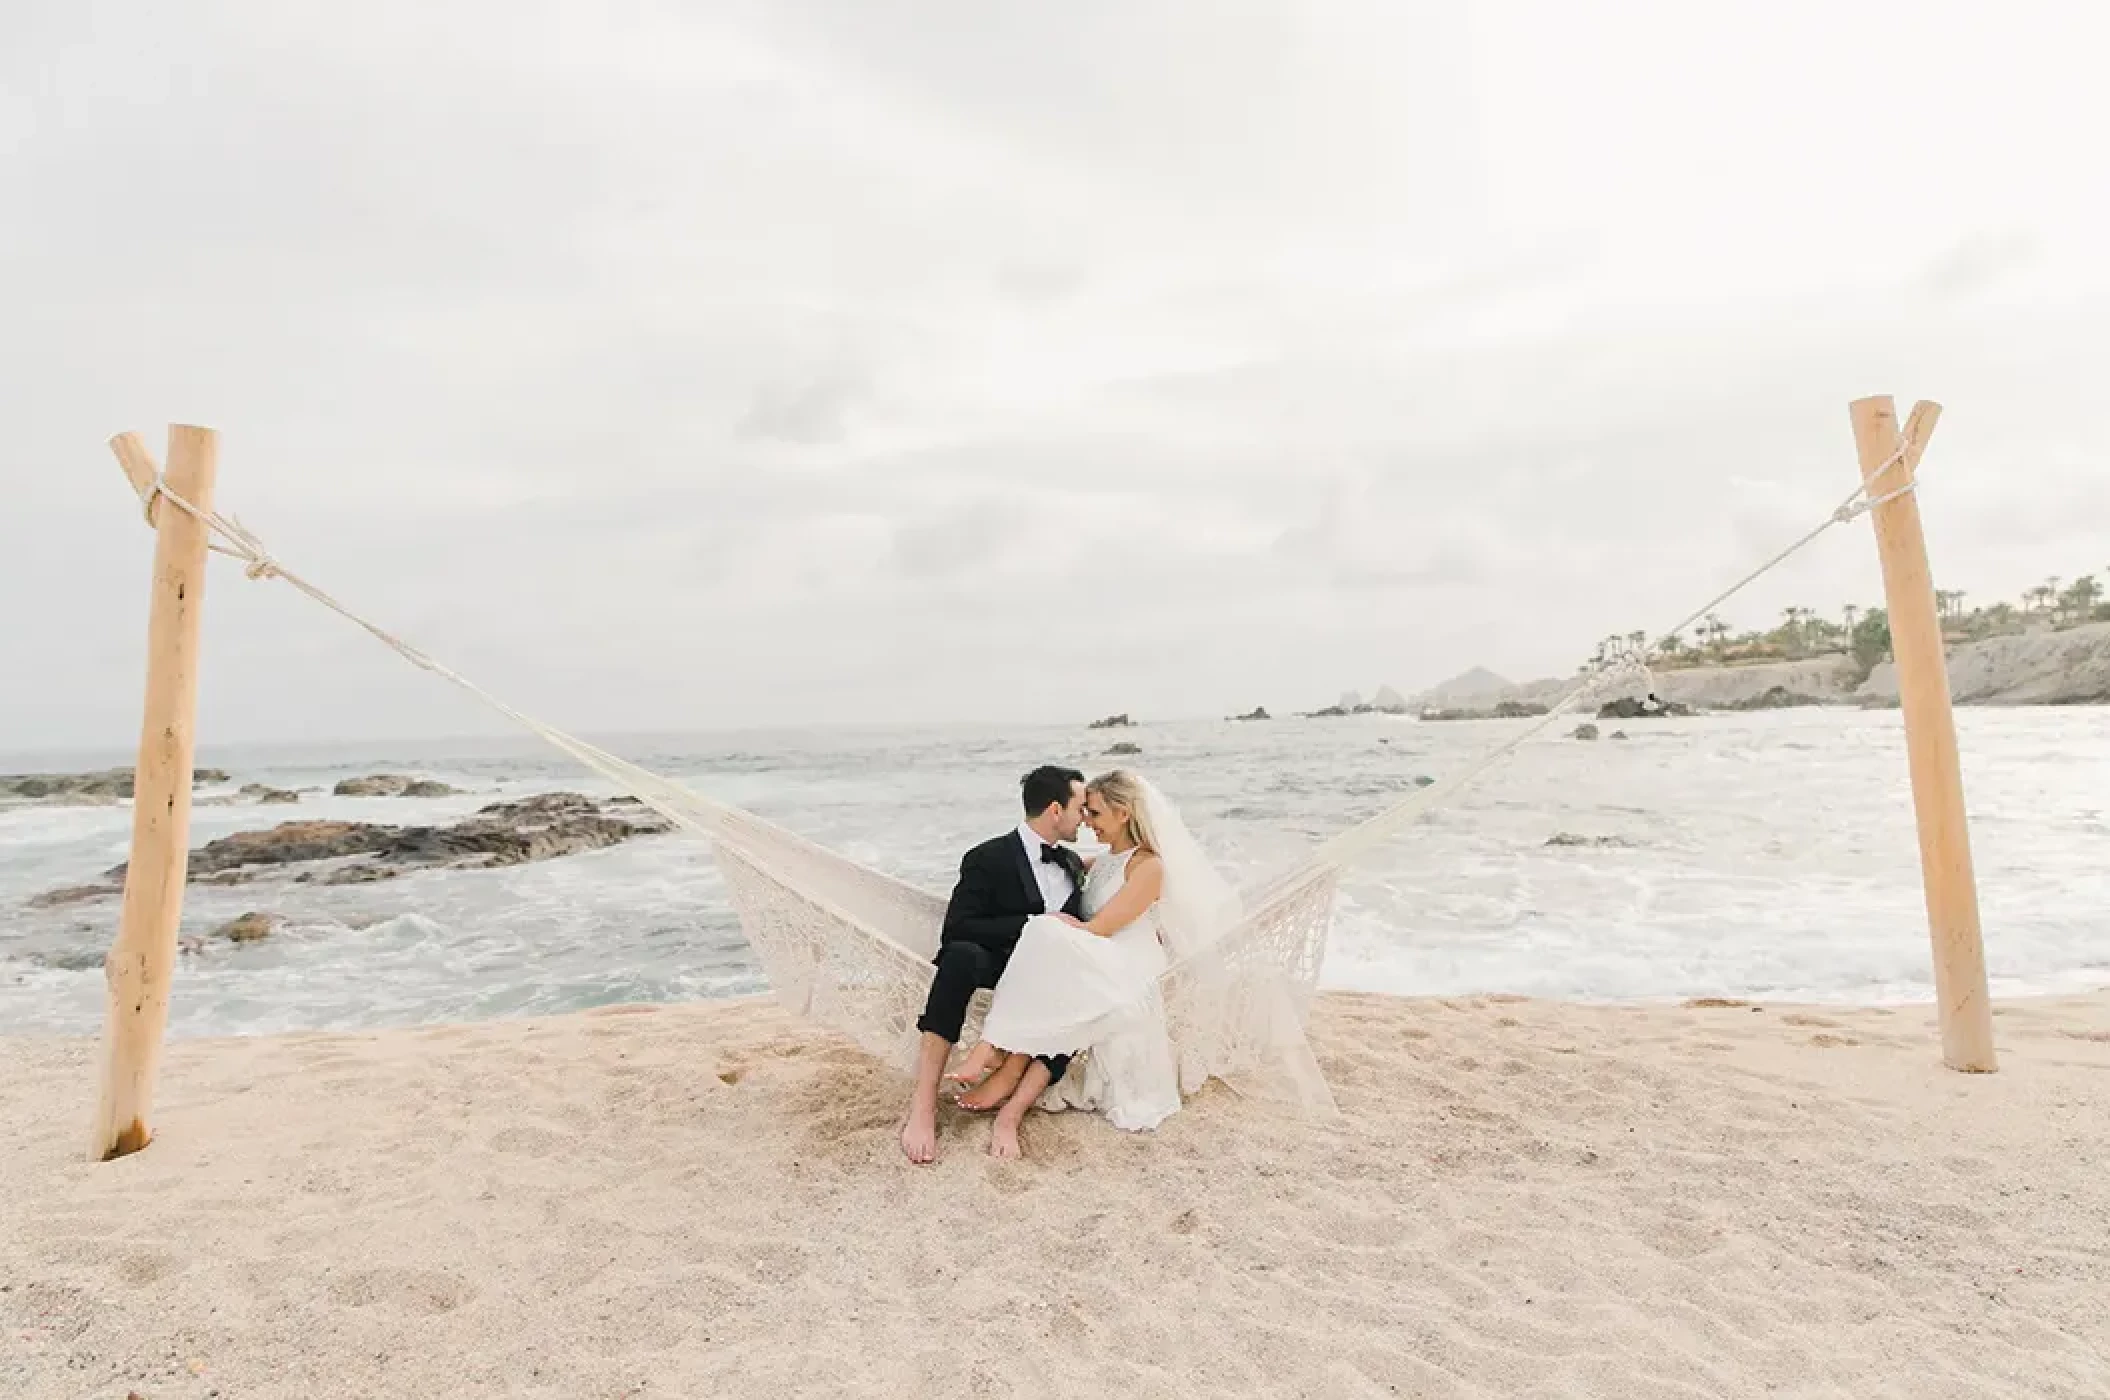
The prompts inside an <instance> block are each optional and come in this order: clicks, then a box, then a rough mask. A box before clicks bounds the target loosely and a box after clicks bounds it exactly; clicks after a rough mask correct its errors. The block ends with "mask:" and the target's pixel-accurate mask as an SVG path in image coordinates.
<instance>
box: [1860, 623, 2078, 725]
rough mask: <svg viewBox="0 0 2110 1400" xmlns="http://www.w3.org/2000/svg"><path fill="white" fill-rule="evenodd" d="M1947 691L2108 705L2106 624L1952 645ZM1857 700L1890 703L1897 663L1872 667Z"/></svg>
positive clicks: (1977, 698) (1970, 700) (1974, 700)
mask: <svg viewBox="0 0 2110 1400" xmlns="http://www.w3.org/2000/svg"><path fill="white" fill-rule="evenodd" d="M1949 695H1950V697H1951V698H1952V699H1953V700H1955V702H1956V703H1957V704H1959V705H2106V704H2110V622H2091V623H2088V624H2086V625H2084V626H2080V627H2069V628H2067V629H2066V630H2065V631H2062V632H2055V631H2052V630H2050V629H2048V628H2047V629H2043V630H2040V631H2036V632H2024V633H2021V634H2019V635H2017V636H2012V637H1987V638H1985V639H1984V640H1983V641H1977V642H1967V643H1965V644H1964V645H1962V646H1959V647H1952V648H1950V651H1949ZM1857 698H1859V699H1860V700H1862V701H1863V702H1864V703H1872V704H1877V705H1884V704H1893V705H1894V704H1896V703H1897V698H1898V678H1897V667H1896V666H1895V665H1893V664H1892V663H1890V662H1888V661H1886V662H1884V663H1883V664H1882V665H1880V666H1878V667H1876V668H1875V670H1873V671H1871V672H1870V673H1869V676H1868V681H1867V683H1866V684H1865V685H1863V686H1862V687H1861V689H1860V692H1859V695H1858V697H1857Z"/></svg>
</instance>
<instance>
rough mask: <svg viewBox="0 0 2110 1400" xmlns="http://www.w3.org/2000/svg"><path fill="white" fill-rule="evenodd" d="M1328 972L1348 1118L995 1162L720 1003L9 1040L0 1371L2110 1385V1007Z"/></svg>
mask: <svg viewBox="0 0 2110 1400" xmlns="http://www.w3.org/2000/svg"><path fill="white" fill-rule="evenodd" d="M1996 1024H1997V1026H1998V1028H1999V1041H2000V1049H2001V1052H2002V1054H2003V1056H2004V1064H2003V1072H2002V1073H2000V1074H1999V1075H1996V1076H1964V1075H1959V1074H1955V1073H1951V1072H1949V1071H1947V1070H1944V1069H1943V1068H1941V1067H1940V1065H1939V1063H1938V1059H1937V1057H1936V1052H1935V1048H1934V1042H1933V1039H1932V1036H1931V1032H1930V1015H1929V1012H1928V1010H1927V1009H1926V1008H1908V1009H1900V1010H1892V1011H1881V1010H1854V1011H1844V1012H1842V1011H1838V1010H1801V1011H1798V1010H1795V1009H1793V1008H1788V1007H1779V1006H1770V1005H1769V1006H1764V1007H1761V1008H1756V1009H1754V1008H1750V1007H1744V1006H1717V1007H1685V1008H1662V1009H1646V1010H1633V1009H1623V1010H1615V1009H1592V1008H1583V1007H1576V1006H1568V1005H1558V1004H1550V1003H1539V1002H1527V1001H1518V1000H1506V999H1499V998H1481V999H1472V1000H1456V1001H1402V1000H1395V999H1390V998H1382V997H1368V996H1345V995H1343V996H1328V997H1325V998H1322V999H1321V1002H1320V1006H1319V1009H1318V1012H1317V1013H1316V1017H1315V1031H1316V1039H1317V1044H1318V1047H1319V1050H1320V1054H1321V1056H1322V1060H1323V1062H1324V1064H1325V1066H1326V1068H1327V1070H1328V1072H1329V1073H1330V1075H1331V1076H1332V1077H1333V1080H1334V1083H1335V1086H1336V1089H1337V1091H1338V1093H1339V1095H1340V1098H1341V1102H1342V1105H1343V1108H1344V1112H1345V1117H1344V1120H1343V1121H1342V1122H1341V1123H1339V1124H1338V1125H1335V1126H1330V1127H1321V1128H1314V1127H1311V1126H1308V1125H1302V1124H1299V1123H1297V1122H1295V1121H1293V1120H1287V1119H1283V1118H1280V1117H1277V1116H1274V1115H1272V1114H1270V1113H1268V1112H1266V1111H1263V1110H1260V1109H1257V1108H1255V1107H1254V1106H1251V1105H1248V1104H1244V1103H1241V1102H1240V1101H1238V1100H1236V1099H1235V1098H1233V1097H1231V1096H1230V1095H1228V1094H1226V1093H1223V1092H1220V1091H1211V1092H1207V1093H1204V1094H1203V1095H1200V1096H1198V1097H1197V1098H1196V1099H1195V1100H1193V1101H1192V1102H1191V1103H1190V1105H1189V1107H1188V1109H1187V1111H1186V1112H1184V1113H1182V1114H1181V1115H1180V1116H1178V1117H1177V1118H1175V1119H1174V1120H1172V1121H1171V1122H1170V1123H1169V1124H1167V1125H1166V1127H1165V1128H1163V1129H1162V1130H1161V1131H1159V1132H1158V1133H1157V1134H1156V1135H1155V1136H1150V1137H1126V1136H1123V1135H1121V1134H1119V1133H1116V1132H1115V1131H1113V1130H1112V1129H1110V1128H1108V1127H1106V1126H1105V1125H1104V1124H1103V1123H1101V1122H1099V1121H1098V1120H1096V1119H1089V1118H1084V1117H1079V1116H1077V1115H1063V1116H1058V1117H1041V1116H1036V1117H1034V1118H1033V1119H1030V1120H1029V1121H1028V1125H1027V1138H1026V1146H1027V1150H1028V1151H1029V1153H1031V1154H1032V1155H1031V1158H1030V1160H1028V1161H1026V1162H1023V1163H996V1162H993V1161H991V1160H989V1159H988V1158H987V1157H985V1156H984V1155H982V1151H981V1149H982V1147H983V1145H984V1144H985V1143H986V1141H987V1136H988V1125H987V1123H986V1122H985V1121H981V1120H972V1121H970V1120H965V1119H961V1118H957V1117H952V1118H948V1119H947V1120H946V1122H945V1123H944V1125H943V1127H944V1137H943V1148H944V1156H943V1157H942V1158H941V1160H940V1161H939V1163H938V1164H937V1165H935V1166H933V1167H929V1168H923V1169H917V1168H913V1167H910V1166H908V1165H906V1164H905V1163H904V1162H902V1161H901V1159H900V1157H899V1155H898V1153H897V1151H896V1148H895V1146H894V1130H895V1126H896V1122H897V1112H898V1108H899V1102H900V1100H901V1097H902V1092H903V1082H902V1081H901V1080H900V1079H898V1078H897V1077H895V1076H894V1075H892V1074H890V1073H887V1072H885V1071H882V1070H880V1069H878V1068H877V1067H875V1066H874V1065H873V1064H872V1063H871V1062H870V1061H869V1060H867V1059H866V1058H864V1057H863V1056H861V1055H859V1054H858V1053H856V1052H855V1051H854V1050H851V1049H849V1048H847V1047H846V1046H844V1045H843V1044H841V1043H840V1042H837V1041H835V1040H833V1039H831V1038H829V1037H828V1036H825V1035H816V1034H813V1033H810V1032H807V1031H805V1030H802V1029H801V1028H800V1027H799V1026H797V1025H796V1024H795V1023H793V1022H792V1021H790V1020H789V1019H788V1018H786V1017H785V1016H783V1015H782V1014H781V1013H779V1012H778V1011H777V1010H775V1009H774V1008H773V1007H771V1006H769V1005H768V1004H766V1003H761V1002H742V1003H730V1004H725V1003H721V1004H716V1005H709V1006H693V1007H679V1008H662V1009H657V1010H652V1009H645V1010H628V1009H625V1010H611V1011H605V1012H599V1013H590V1014H584V1015H578V1016H571V1017H564V1018H558V1019H552V1020H543V1021H515V1022H501V1023H486V1024H480V1025H473V1026H454V1027H441V1028H431V1029H420V1030H408V1031H392V1032H385V1033H378V1034H362V1035H320V1034H310V1035H291V1036H279V1037H272V1038H257V1039H244V1040H216V1041H196V1042H187V1043H182V1044H178V1045H176V1046H173V1047H172V1048H171V1051H170V1053H169V1056H168V1058H167V1061H166V1063H165V1065H164V1069H163V1075H162V1094H161V1103H160V1107H159V1111H158V1115H157V1117H158V1128H159V1135H158V1137H157V1139H156V1141H155V1143H154V1144H153V1146H152V1147H151V1148H150V1149H149V1150H148V1151H146V1152H145V1153H143V1154H140V1155H138V1156H134V1157H131V1158H127V1159H124V1160H122V1161H119V1162H115V1163H110V1164H104V1165H90V1164H88V1163H85V1162H83V1161H81V1160H79V1150H80V1148H81V1146H82V1142H83V1134H84V1125H85V1122H86V1119H87V1115H88V1111H89V1107H90V1101H91V1099H92V1090H93V1074H92V1070H93V1066H94V1048H93V1046H92V1045H91V1044H89V1043H87V1042H83V1041H78V1040H58V1039H27V1038H14V1039H7V1040H0V1186H4V1190H0V1394H4V1395H7V1396H31V1397H76V1396H79V1397H111V1400H123V1397H125V1396H126V1394H127V1393H128V1392H137V1393H138V1394H139V1395H141V1396H144V1397H147V1398H148V1400H175V1398H176V1397H204V1396H226V1397H247V1396H264V1397H281V1396H287V1397H294V1396H297V1397H329V1396H359V1397H381V1396H416V1397H449V1398H450V1400H451V1397H458V1396H480V1395H494V1396H496V1395H504V1396H514V1395H521V1396H526V1395H533V1396H563V1397H617V1396H684V1397H703V1396H719V1395H739V1396H743V1397H748V1396H778V1395H816V1396H818V1395H831V1396H833V1395H909V1396H933V1397H936V1396H1007V1397H1008V1396H1020V1397H1023V1396H1044V1395H1049V1396H1053V1395H1093V1396H1098V1395H1124V1396H1128V1395H1133V1396H1159V1395H1164V1396H1173V1395H1177V1396H1196V1395H1205V1396H1221V1395H1268V1396H1336V1395H1337V1396H1394V1395H1398V1396H1481V1395H1485V1396H1503V1397H1515V1396H1566V1395H1592V1396H1608V1397H1611V1396H1617V1397H1651V1396H1752V1395H1786V1396H1842V1397H1844V1396H1850V1397H1855V1400H1866V1397H1871V1396H1910V1397H1914V1400H1929V1398H1930V1397H1941V1396H1957V1397H1965V1396H1968V1397H1973V1400H1977V1397H1983V1396H1988V1395H1997V1396H2001V1397H2017V1396H2076V1397H2079V1396H2089V1397H2102V1396H2105V1395H2110V1155H2106V1152H2105V1145H2106V1138H2110V995H2105V994H2097V995H2093V996H2089V997H2082V998H2075V999H2060V1000H2047V1001H2027V1002H2014V1003H2009V1004H2004V1005H2002V1007H2001V1008H2000V1012H1999V1017H1998V1020H1997V1022H1996Z"/></svg>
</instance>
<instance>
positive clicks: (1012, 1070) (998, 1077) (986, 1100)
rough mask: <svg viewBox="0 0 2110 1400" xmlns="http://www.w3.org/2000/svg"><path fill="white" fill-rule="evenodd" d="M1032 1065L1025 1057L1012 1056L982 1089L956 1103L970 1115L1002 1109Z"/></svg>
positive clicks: (986, 1081) (966, 1095)
mask: <svg viewBox="0 0 2110 1400" xmlns="http://www.w3.org/2000/svg"><path fill="white" fill-rule="evenodd" d="M1031 1063H1033V1062H1032V1061H1031V1060H1030V1059H1028V1058H1027V1057H1026V1056H1024V1055H1013V1056H1011V1057H1010V1058H1009V1059H1007V1060H1005V1061H1004V1063H1003V1065H1002V1066H1001V1067H999V1068H998V1070H997V1071H996V1073H994V1074H992V1075H990V1076H989V1077H988V1078H987V1079H985V1080H983V1081H982V1083H981V1087H979V1088H977V1089H976V1090H975V1091H974V1092H973V1093H971V1094H962V1095H960V1097H959V1098H958V1099H957V1100H955V1102H957V1103H958V1104H959V1105H960V1107H962V1108H964V1109H966V1110H967V1111H968V1112H969V1113H987V1112H989V1110H991V1109H992V1108H1001V1107H1002V1106H1003V1104H1004V1101H1005V1100H1006V1099H1008V1098H1010V1097H1011V1091H1012V1090H1013V1089H1016V1088H1017V1087H1018V1081H1019V1080H1020V1078H1022V1077H1023V1076H1024V1075H1025V1072H1026V1066H1027V1065H1029V1064H1031Z"/></svg>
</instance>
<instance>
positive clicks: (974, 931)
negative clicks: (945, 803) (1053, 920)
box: [940, 828, 1084, 958]
mask: <svg viewBox="0 0 2110 1400" xmlns="http://www.w3.org/2000/svg"><path fill="white" fill-rule="evenodd" d="M1055 849H1056V850H1057V851H1059V852H1060V853H1061V855H1062V859H1063V864H1064V865H1066V866H1067V867H1068V868H1069V872H1070V882H1071V883H1072V884H1073V885H1074V886H1075V888H1074V889H1073V890H1072V891H1071V892H1070V897H1069V899H1068V900H1067V901H1066V902H1065V903H1064V904H1063V906H1062V909H1061V911H1060V912H1062V913H1064V914H1068V915H1069V916H1070V917H1071V918H1082V917H1083V913H1082V910H1083V907H1084V861H1083V859H1082V858H1081V857H1080V856H1079V855H1078V854H1077V853H1076V852H1075V851H1073V850H1071V849H1069V847H1067V846H1057V847H1056V848H1055ZM1049 912H1051V911H1050V910H1049V909H1048V908H1047V907H1046V902H1045V901H1044V900H1043V899H1042V898H1041V894H1040V881H1039V880H1037V879H1036V878H1034V874H1033V863H1032V861H1031V860H1029V859H1028V858H1027V856H1026V843H1025V842H1023V841H1021V840H1019V838H1018V831H1017V830H1016V829H1015V828H1014V829H1013V830H1010V831H1007V832H1005V833H1004V834H1003V835H1002V836H998V837H996V838H994V839H992V840H988V841H984V842H983V843H982V844H981V845H979V846H976V847H975V848H974V849H973V850H971V851H969V852H968V853H967V854H966V855H964V856H962V857H960V881H959V883H958V884H956V885H954V886H953V889H952V900H951V902H950V903H948V904H947V905H946V906H945V929H944V932H943V933H942V934H941V935H940V943H941V945H942V944H944V943H977V944H980V945H981V946H982V947H984V948H987V949H988V950H989V951H990V952H992V953H1000V954H1002V955H1004V956H1005V957H1007V958H1008V957H1009V956H1010V954H1011V949H1012V946H1013V945H1014V944H1016V943H1017V942H1018V933H1019V930H1020V929H1022V928H1024V927H1025V926H1026V920H1028V919H1030V918H1032V917H1033V916H1034V915H1035V914H1046V913H1049Z"/></svg>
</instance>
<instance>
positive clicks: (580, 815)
mask: <svg viewBox="0 0 2110 1400" xmlns="http://www.w3.org/2000/svg"><path fill="white" fill-rule="evenodd" d="M667 829H668V827H667V824H666V823H665V822H664V821H662V820H661V819H660V818H659V817H657V816H654V815H652V814H651V813H649V812H647V811H646V810H645V809H644V807H643V806H642V804H640V803H638V802H637V801H636V800H635V799H631V798H617V799H616V800H615V801H613V802H607V803H601V802H596V801H594V800H593V799H592V798H589V797H582V796H580V795H579V794H578V793H573V792H552V793H542V794H539V795H537V796H534V797H526V798H521V799H519V800H517V801H513V802H494V803H492V804H491V805H489V806H487V807H484V808H481V809H479V810H478V811H477V812H476V813H475V814H474V815H473V816H470V817H468V818H465V819H464V820H462V821H459V822H456V823H454V824H453V825H451V826H386V825H379V824H376V823H371V822H343V821H306V822H281V823H279V824H278V825H277V826H274V827H272V828H270V829H269V830H265V831H243V832H237V833H235V834H234V835H232V836H222V837H220V838H219V839H218V840H215V841H208V842H206V843H205V844H204V845H203V846H200V847H199V848H198V849H197V850H194V851H192V852H191V853H190V866H189V869H190V878H191V880H192V881H194V882H196V883H198V884H201V885H246V884H249V883H251V882H252V881H254V880H258V879H263V878H267V877H270V876H274V875H280V874H286V873H289V872H295V871H297V873H294V874H293V879H294V880H295V881H296V882H298V883H302V884H322V885H354V884H366V883H370V882H372V881H376V880H392V879H395V878H396V877H397V876H400V875H404V874H408V873H410V872H413V871H419V870H488V869H494V868H497V867H500V866H508V865H522V864H526V863H527V862H529V861H538V860H554V859H556V858H557V857H559V856H567V855H573V854H576V853H578V852H580V851H592V850H599V849H600V848H602V847H604V846H613V845H615V844H617V843H618V842H621V841H627V840H629V839H630V838H631V837H633V836H643V835H648V834H652V833H657V832H662V831H665V830H667ZM124 878H125V867H124V866H122V865H119V866H116V867H114V868H112V869H111V870H110V871H108V872H107V873H106V874H105V876H104V879H103V883H101V884H98V885H74V886H69V887H68V888H66V889H60V890H51V891H49V892H47V893H45V894H41V895H38V896H37V897H36V898H35V899H33V900H32V901H30V902H31V903H32V904H33V905H35V906H36V907H39V908H50V907H53V906H55V905H59V904H72V903H78V902H80V901H82V900H88V899H96V898H101V897H103V896H106V895H114V894H119V893H121V892H122V891H123V889H124Z"/></svg>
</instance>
